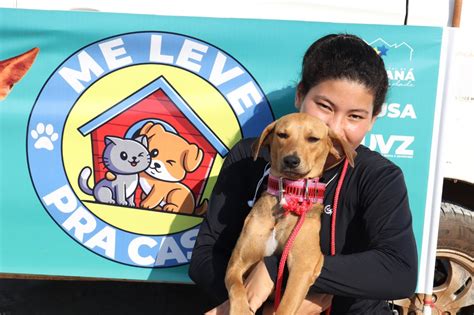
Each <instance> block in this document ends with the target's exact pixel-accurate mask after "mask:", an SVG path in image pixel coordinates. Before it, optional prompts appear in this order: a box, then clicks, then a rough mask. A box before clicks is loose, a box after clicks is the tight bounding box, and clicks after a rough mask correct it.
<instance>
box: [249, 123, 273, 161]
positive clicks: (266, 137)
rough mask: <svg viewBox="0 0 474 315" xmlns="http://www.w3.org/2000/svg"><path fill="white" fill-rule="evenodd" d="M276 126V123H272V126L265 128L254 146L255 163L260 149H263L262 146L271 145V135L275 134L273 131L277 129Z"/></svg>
mask: <svg viewBox="0 0 474 315" xmlns="http://www.w3.org/2000/svg"><path fill="white" fill-rule="evenodd" d="M275 124H276V121H274V122H272V123H271V124H270V125H268V126H267V127H265V129H264V130H263V131H262V134H261V135H260V138H259V139H258V141H256V142H254V144H253V145H252V151H253V160H254V161H256V160H257V157H258V153H259V152H260V149H261V148H262V146H264V145H268V144H270V135H271V134H273V130H274V129H275Z"/></svg>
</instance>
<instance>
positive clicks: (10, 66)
mask: <svg viewBox="0 0 474 315" xmlns="http://www.w3.org/2000/svg"><path fill="white" fill-rule="evenodd" d="M38 52H39V48H33V49H31V50H29V51H27V52H25V53H23V54H21V55H18V56H15V57H12V58H10V59H6V60H3V61H0V101H1V100H3V99H5V98H6V97H7V96H8V94H9V93H10V91H11V89H12V88H13V86H14V85H15V84H16V83H17V82H18V81H20V80H21V78H23V76H24V75H25V74H26V73H27V72H28V70H29V69H30V67H31V65H32V64H33V62H34V61H35V58H36V55H37V54H38Z"/></svg>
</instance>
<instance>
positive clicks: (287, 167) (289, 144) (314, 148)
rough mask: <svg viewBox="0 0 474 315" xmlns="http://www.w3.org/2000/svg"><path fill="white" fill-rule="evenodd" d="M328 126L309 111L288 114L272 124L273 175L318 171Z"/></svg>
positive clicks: (300, 175) (295, 175) (308, 174)
mask: <svg viewBox="0 0 474 315" xmlns="http://www.w3.org/2000/svg"><path fill="white" fill-rule="evenodd" d="M327 139H328V127H327V126H326V125H325V124H324V123H323V122H321V121H320V120H319V119H316V118H314V117H312V116H309V115H300V114H298V115H290V116H285V117H284V118H283V119H281V120H279V121H278V122H277V124H276V125H275V129H274V131H273V135H272V139H271V142H270V144H269V145H270V152H271V159H272V168H273V171H274V173H275V174H274V175H276V176H283V177H287V178H292V179H297V178H310V177H316V176H319V175H321V173H322V171H323V167H324V163H325V161H326V158H327V155H328V153H329V149H330V146H329V143H328V142H327Z"/></svg>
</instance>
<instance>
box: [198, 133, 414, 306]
mask: <svg viewBox="0 0 474 315" xmlns="http://www.w3.org/2000/svg"><path fill="white" fill-rule="evenodd" d="M253 141H254V139H246V140H242V141H240V142H239V143H238V144H236V145H235V146H234V147H233V148H232V150H231V151H230V153H229V155H228V156H227V158H226V160H225V162H224V165H223V167H222V170H221V172H220V174H219V176H218V178H217V182H216V185H215V187H214V190H213V193H212V196H211V198H210V202H209V209H208V212H207V215H206V217H205V218H204V221H203V222H202V224H201V228H200V231H199V234H198V236H197V239H196V244H195V247H194V250H193V254H192V260H191V264H190V267H189V276H190V277H191V279H193V280H194V282H195V283H196V284H197V285H198V286H199V287H201V288H202V289H204V290H205V291H206V292H207V293H208V294H209V295H210V297H211V298H212V299H213V301H214V303H215V305H218V304H220V303H222V302H224V301H225V300H226V299H227V290H226V288H225V284H224V276H225V271H226V268H227V263H228V261H229V258H230V255H231V253H232V249H233V248H234V246H235V243H236V241H237V239H238V237H239V234H240V231H241V229H242V226H243V223H244V220H245V217H246V216H247V214H248V213H249V211H250V206H249V204H248V201H249V200H252V199H253V196H254V194H255V189H256V188H257V184H258V181H259V180H260V179H261V178H262V175H263V173H264V168H265V166H266V165H267V163H268V161H269V153H268V151H265V150H263V151H262V153H261V154H260V155H261V157H259V158H258V159H257V161H253V158H252V150H251V144H252V142H253ZM356 151H357V156H356V159H355V167H354V168H352V167H350V166H349V168H348V170H347V173H346V177H345V180H344V183H343V185H342V189H341V193H340V197H339V205H338V209H337V218H336V220H337V223H336V255H335V256H329V253H330V224H331V212H332V211H331V210H332V206H333V205H332V202H333V199H334V194H335V190H336V186H337V180H338V178H339V174H340V171H341V169H342V165H340V166H338V167H335V168H332V169H330V170H328V171H326V172H325V173H324V175H323V179H322V180H323V181H324V182H328V181H329V180H330V179H332V178H334V179H333V180H332V181H330V183H329V184H328V186H327V188H326V194H325V197H324V205H325V212H323V214H322V216H321V223H322V224H321V232H320V239H321V248H322V252H323V254H324V255H325V260H324V266H323V269H322V272H321V274H320V276H319V277H318V278H317V280H316V282H315V284H314V285H313V286H312V287H311V291H314V292H321V293H328V294H333V295H334V298H333V302H332V312H331V314H390V310H389V308H388V303H387V302H386V301H387V300H393V299H400V298H405V297H409V296H411V295H412V294H413V293H414V291H415V286H416V278H417V266H418V262H417V251H416V244H415V239H414V236H413V230H412V217H411V213H410V208H409V204H408V195H407V190H406V185H405V181H404V178H403V174H402V171H401V170H400V168H399V167H397V166H396V165H395V164H393V163H392V162H390V161H389V160H387V159H386V158H384V157H382V156H381V155H380V154H379V153H377V152H373V151H371V150H369V149H368V148H366V147H364V146H362V145H360V146H359V147H358V148H357V150H356ZM341 164H342V163H341ZM266 181H267V179H266V178H265V179H264V180H263V183H262V185H261V187H260V189H259V191H258V194H260V193H261V192H262V191H264V190H265V189H266ZM278 261H279V257H277V256H270V257H267V258H265V263H266V266H267V269H268V271H269V273H270V275H271V276H272V278H273V280H274V282H276V274H277V269H278ZM215 305H211V306H215Z"/></svg>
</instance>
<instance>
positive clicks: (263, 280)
mask: <svg viewBox="0 0 474 315" xmlns="http://www.w3.org/2000/svg"><path fill="white" fill-rule="evenodd" d="M244 285H245V289H246V291H247V299H248V301H249V305H250V309H251V310H253V312H254V313H255V312H256V311H257V310H258V309H259V308H260V307H261V306H262V304H263V303H264V302H265V301H266V300H267V299H268V297H269V296H270V294H272V292H273V287H274V286H275V285H274V283H273V280H272V278H270V275H269V274H268V271H267V267H266V266H265V263H264V262H263V261H260V262H259V263H257V264H256V265H255V266H254V268H253V269H252V271H251V272H250V274H249V275H248V277H247V278H246V279H245V282H244Z"/></svg>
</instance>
